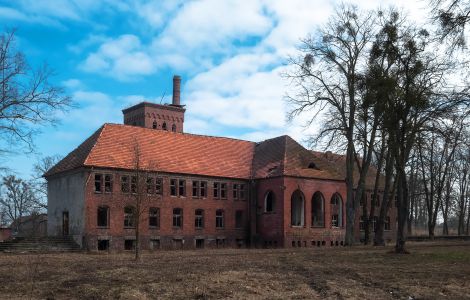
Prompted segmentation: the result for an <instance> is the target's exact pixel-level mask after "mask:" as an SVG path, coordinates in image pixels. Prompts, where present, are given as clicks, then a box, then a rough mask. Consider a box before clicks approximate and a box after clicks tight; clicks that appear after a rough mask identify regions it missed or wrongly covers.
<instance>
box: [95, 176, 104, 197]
mask: <svg viewBox="0 0 470 300" xmlns="http://www.w3.org/2000/svg"><path fill="white" fill-rule="evenodd" d="M102 180H103V175H102V174H95V193H101V192H102V191H101V185H102Z"/></svg>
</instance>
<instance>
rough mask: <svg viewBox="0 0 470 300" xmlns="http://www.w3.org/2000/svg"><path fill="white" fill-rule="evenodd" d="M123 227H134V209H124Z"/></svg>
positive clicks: (130, 207)
mask: <svg viewBox="0 0 470 300" xmlns="http://www.w3.org/2000/svg"><path fill="white" fill-rule="evenodd" d="M124 227H125V228H133V227H135V208H134V207H133V206H126V207H125V208H124Z"/></svg>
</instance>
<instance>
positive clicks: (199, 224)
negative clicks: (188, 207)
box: [194, 209, 204, 229]
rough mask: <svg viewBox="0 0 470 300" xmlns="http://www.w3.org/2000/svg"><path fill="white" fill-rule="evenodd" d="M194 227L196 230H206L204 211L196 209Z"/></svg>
mask: <svg viewBox="0 0 470 300" xmlns="http://www.w3.org/2000/svg"><path fill="white" fill-rule="evenodd" d="M194 227H195V228H196V229H201V228H204V211H203V210H202V209H196V212H195V218H194Z"/></svg>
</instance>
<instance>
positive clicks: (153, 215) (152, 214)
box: [149, 207, 160, 228]
mask: <svg viewBox="0 0 470 300" xmlns="http://www.w3.org/2000/svg"><path fill="white" fill-rule="evenodd" d="M149 227H152V228H158V227H160V209H159V208H157V207H150V208H149Z"/></svg>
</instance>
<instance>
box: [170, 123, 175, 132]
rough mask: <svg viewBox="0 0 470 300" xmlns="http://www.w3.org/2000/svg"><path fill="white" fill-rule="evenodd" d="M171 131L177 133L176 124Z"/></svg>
mask: <svg viewBox="0 0 470 300" xmlns="http://www.w3.org/2000/svg"><path fill="white" fill-rule="evenodd" d="M171 131H173V132H176V125H175V124H173V126H171Z"/></svg>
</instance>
